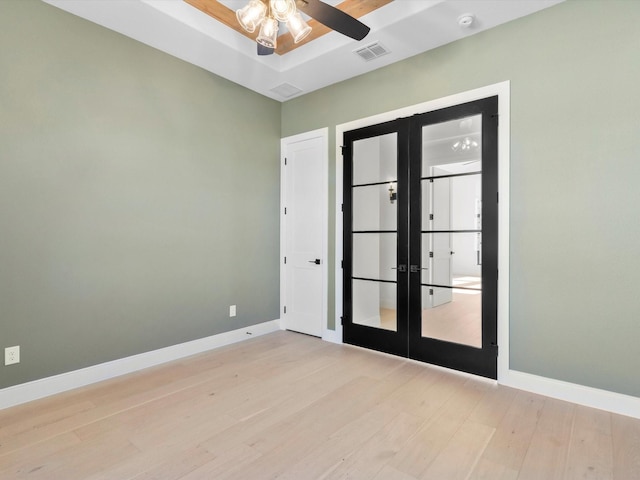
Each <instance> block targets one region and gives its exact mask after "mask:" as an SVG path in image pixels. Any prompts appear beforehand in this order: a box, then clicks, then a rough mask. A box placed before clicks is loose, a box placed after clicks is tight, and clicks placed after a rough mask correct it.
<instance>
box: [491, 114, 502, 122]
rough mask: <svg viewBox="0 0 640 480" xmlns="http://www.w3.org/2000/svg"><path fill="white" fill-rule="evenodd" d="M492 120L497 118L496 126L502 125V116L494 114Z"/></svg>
mask: <svg viewBox="0 0 640 480" xmlns="http://www.w3.org/2000/svg"><path fill="white" fill-rule="evenodd" d="M491 118H495V120H496V125H500V115H498V114H497V113H494V114H493V115H491Z"/></svg>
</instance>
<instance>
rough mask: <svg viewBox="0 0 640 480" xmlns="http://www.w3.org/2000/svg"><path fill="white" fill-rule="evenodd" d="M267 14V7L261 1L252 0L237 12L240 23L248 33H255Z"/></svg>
mask: <svg viewBox="0 0 640 480" xmlns="http://www.w3.org/2000/svg"><path fill="white" fill-rule="evenodd" d="M266 14H267V6H266V5H265V4H264V3H262V2H261V1H260V0H250V2H249V3H248V4H246V5H245V6H244V7H242V8H240V9H238V10H236V18H237V19H238V23H239V24H240V26H241V27H242V28H244V29H245V30H246V31H247V32H249V33H253V32H254V31H255V29H256V27H257V26H258V25H260V23H261V22H262V21H263V20H264V17H265V15H266Z"/></svg>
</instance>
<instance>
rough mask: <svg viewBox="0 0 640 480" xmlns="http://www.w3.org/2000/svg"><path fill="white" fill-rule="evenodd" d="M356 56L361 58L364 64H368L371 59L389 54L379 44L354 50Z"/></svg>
mask: <svg viewBox="0 0 640 480" xmlns="http://www.w3.org/2000/svg"><path fill="white" fill-rule="evenodd" d="M353 53H355V54H356V55H358V56H359V57H360V58H362V59H363V60H364V61H365V62H369V61H371V60H373V59H376V58H378V57H381V56H383V55H386V54H387V53H391V52H390V51H389V50H387V48H386V47H385V46H384V45H382V44H381V43H380V42H375V43H372V44H371V45H367V46H366V47H362V48H359V49H358V50H354V52H353Z"/></svg>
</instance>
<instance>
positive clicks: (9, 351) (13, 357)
mask: <svg viewBox="0 0 640 480" xmlns="http://www.w3.org/2000/svg"><path fill="white" fill-rule="evenodd" d="M16 363H20V346H19V345H16V346H15V347H7V348H5V349H4V364H5V365H14V364H16Z"/></svg>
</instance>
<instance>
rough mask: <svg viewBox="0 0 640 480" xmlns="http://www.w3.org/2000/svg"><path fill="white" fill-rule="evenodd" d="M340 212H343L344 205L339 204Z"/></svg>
mask: <svg viewBox="0 0 640 480" xmlns="http://www.w3.org/2000/svg"><path fill="white" fill-rule="evenodd" d="M340 211H341V212H344V203H341V204H340Z"/></svg>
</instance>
